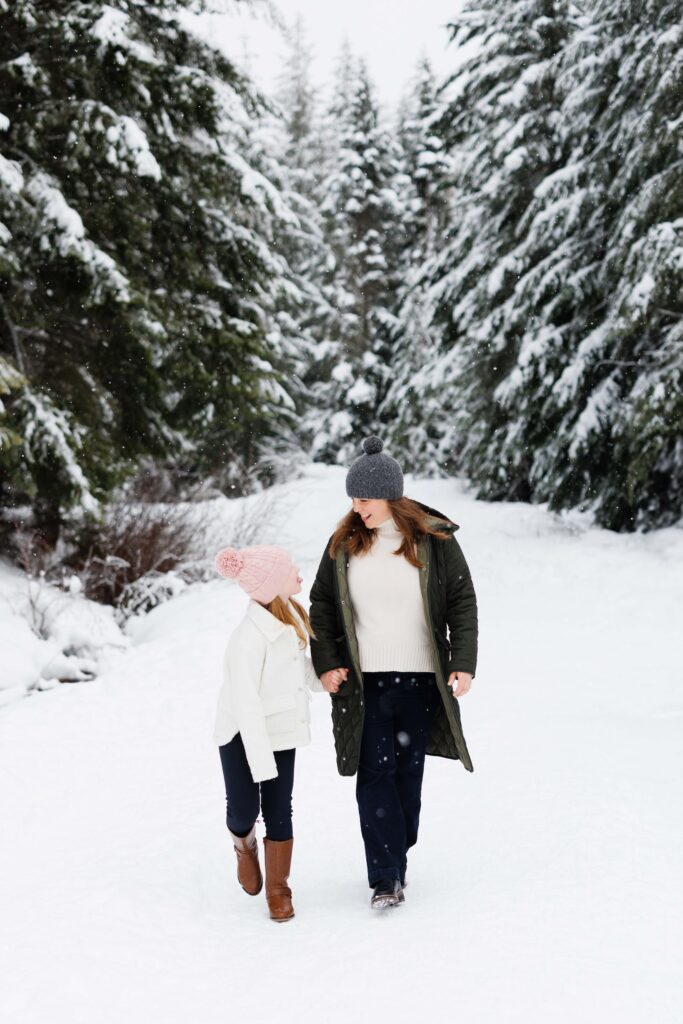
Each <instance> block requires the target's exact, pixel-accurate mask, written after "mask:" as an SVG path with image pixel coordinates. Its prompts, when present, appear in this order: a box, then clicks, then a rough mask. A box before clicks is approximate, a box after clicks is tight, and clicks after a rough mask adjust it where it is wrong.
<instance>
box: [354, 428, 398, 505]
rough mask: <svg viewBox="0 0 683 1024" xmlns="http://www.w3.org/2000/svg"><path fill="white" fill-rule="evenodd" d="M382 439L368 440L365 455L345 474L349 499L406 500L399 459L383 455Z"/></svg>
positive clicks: (364, 443)
mask: <svg viewBox="0 0 683 1024" xmlns="http://www.w3.org/2000/svg"><path fill="white" fill-rule="evenodd" d="M382 448H384V441H382V439H381V438H380V437H375V436H374V435H373V436H372V437H366V438H365V440H364V441H363V452H364V454H363V455H359V456H358V458H357V459H356V461H355V462H353V463H352V464H351V468H350V469H349V471H348V473H347V474H346V493H347V494H348V496H349V497H350V498H385V499H386V500H387V501H391V500H395V499H396V498H402V497H403V473H402V471H401V467H400V466H399V464H398V462H397V461H396V459H392V457H391V455H385V454H384V453H383V452H382Z"/></svg>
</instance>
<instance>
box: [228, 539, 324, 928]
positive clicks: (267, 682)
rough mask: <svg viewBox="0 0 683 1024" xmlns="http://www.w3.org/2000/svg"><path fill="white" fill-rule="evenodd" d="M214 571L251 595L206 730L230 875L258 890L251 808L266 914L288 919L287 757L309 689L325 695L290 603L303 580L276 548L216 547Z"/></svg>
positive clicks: (307, 631)
mask: <svg viewBox="0 0 683 1024" xmlns="http://www.w3.org/2000/svg"><path fill="white" fill-rule="evenodd" d="M215 567H216V569H217V571H218V572H219V573H220V574H221V575H222V576H225V577H227V578H228V579H234V580H237V582H238V583H239V585H240V586H241V587H242V589H243V590H244V591H246V593H247V594H248V595H249V597H250V601H249V605H248V607H247V610H246V614H245V616H244V618H243V619H242V621H241V622H240V623H239V625H238V626H237V627H236V628H235V630H234V631H233V633H232V634H231V636H230V639H229V641H228V645H227V648H226V651H225V657H224V660H223V670H224V678H223V686H222V688H221V691H220V695H219V698H218V709H217V713H216V726H215V731H214V739H215V741H216V743H218V744H219V749H220V756H221V764H222V766H223V776H224V778H225V793H226V798H227V825H228V830H229V832H230V835H231V837H232V841H233V845H234V848H235V852H236V854H237V878H238V880H239V882H240V884H241V886H242V888H243V889H244V890H245V892H247V893H249V895H250V896H256V895H257V894H258V893H259V892H260V891H261V889H262V887H263V877H262V875H261V867H260V864H259V856H258V845H257V841H256V828H255V824H256V819H257V817H258V815H259V811H260V812H261V813H262V814H263V820H264V823H265V826H266V837H265V839H264V841H263V844H264V850H265V867H266V900H267V902H268V909H269V912H270V916H271V918H272V919H273V920H274V921H288V920H289V919H290V918H292V917H294V909H293V907H292V892H291V889H290V888H289V886H288V879H289V871H290V866H291V861H292V845H293V842H294V840H293V836H292V786H293V782H294V755H295V749H296V747H303V746H305V745H306V744H308V743H310V741H311V733H310V714H309V707H308V705H309V701H310V697H309V694H308V689H311V690H318V691H321V690H323V689H324V687H323V685H322V683H321V682H320V681H319V680H318V677H317V676H316V674H315V671H314V669H313V665H312V663H311V661H310V659H309V658H307V657H306V653H305V651H306V647H307V645H308V639H309V637H310V636H311V635H312V631H311V625H310V622H309V618H308V615H307V614H306V612H305V610H304V609H303V608H302V607H301V605H300V604H299V603H298V602H297V601H295V600H294V599H293V596H294V594H298V593H300V591H301V583H302V580H301V577H300V575H299V570H298V567H297V566H295V565H294V564H293V562H292V560H291V558H290V556H289V555H288V554H287V552H286V551H284V550H283V549H282V548H279V547H267V546H257V547H249V548H242V549H241V550H239V551H238V550H236V549H235V548H224V549H223V550H222V551H220V552H219V553H218V555H217V556H216V560H215ZM335 684H336V680H335V681H334V683H331V684H328V685H335ZM307 688H308V689H307Z"/></svg>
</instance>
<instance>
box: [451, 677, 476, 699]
mask: <svg viewBox="0 0 683 1024" xmlns="http://www.w3.org/2000/svg"><path fill="white" fill-rule="evenodd" d="M448 685H449V686H450V687H452V689H453V696H454V697H463V696H464V695H465V694H466V693H468V692H469V688H470V686H471V685H472V675H471V673H470V672H451V674H450V675H449V677H448Z"/></svg>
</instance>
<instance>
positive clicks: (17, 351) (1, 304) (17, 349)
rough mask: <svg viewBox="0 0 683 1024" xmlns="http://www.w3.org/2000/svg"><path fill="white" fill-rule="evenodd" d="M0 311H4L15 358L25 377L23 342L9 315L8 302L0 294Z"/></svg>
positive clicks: (3, 315) (3, 314)
mask: <svg viewBox="0 0 683 1024" xmlns="http://www.w3.org/2000/svg"><path fill="white" fill-rule="evenodd" d="M0 313H2V317H3V319H4V321H5V323H6V324H7V330H8V331H9V336H10V339H11V341H12V345H13V346H14V355H15V358H16V360H17V366H18V367H19V372H20V373H21V374H22V376H24V377H25V376H26V360H25V358H24V352H23V349H22V347H21V343H20V341H19V335H18V334H17V329H16V327H15V326H14V322H13V320H12V318H11V317H10V315H9V310H8V308H7V303H6V302H5V300H4V298H3V296H2V295H0Z"/></svg>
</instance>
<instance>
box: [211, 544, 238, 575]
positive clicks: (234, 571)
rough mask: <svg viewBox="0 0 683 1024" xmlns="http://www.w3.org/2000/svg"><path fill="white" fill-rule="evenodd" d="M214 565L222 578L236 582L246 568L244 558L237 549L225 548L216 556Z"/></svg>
mask: <svg viewBox="0 0 683 1024" xmlns="http://www.w3.org/2000/svg"><path fill="white" fill-rule="evenodd" d="M213 564H214V566H215V568H216V572H219V573H220V574H221V576H227V578H228V579H229V580H234V579H235V578H236V577H237V576H239V574H240V572H241V571H242V569H243V568H244V556H243V555H241V554H240V553H239V551H237V550H236V548H223V550H222V551H219V552H218V554H217V555H216V557H215V559H214V563H213Z"/></svg>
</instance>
